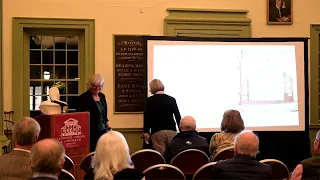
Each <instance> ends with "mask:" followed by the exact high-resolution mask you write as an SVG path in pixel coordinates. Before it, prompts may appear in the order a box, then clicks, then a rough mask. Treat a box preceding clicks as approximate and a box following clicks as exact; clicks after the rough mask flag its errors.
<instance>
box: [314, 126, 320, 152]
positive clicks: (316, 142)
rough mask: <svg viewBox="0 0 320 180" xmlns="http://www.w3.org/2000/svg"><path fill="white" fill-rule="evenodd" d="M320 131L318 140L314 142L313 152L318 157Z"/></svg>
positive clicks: (317, 136)
mask: <svg viewBox="0 0 320 180" xmlns="http://www.w3.org/2000/svg"><path fill="white" fill-rule="evenodd" d="M319 141H320V130H319V131H318V132H317V134H316V138H315V139H314V142H313V151H314V153H315V154H316V155H318V154H320V142H319Z"/></svg>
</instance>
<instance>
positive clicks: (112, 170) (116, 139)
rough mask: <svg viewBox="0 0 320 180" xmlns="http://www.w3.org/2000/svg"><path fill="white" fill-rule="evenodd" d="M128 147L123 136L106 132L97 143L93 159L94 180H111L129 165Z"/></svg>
mask: <svg viewBox="0 0 320 180" xmlns="http://www.w3.org/2000/svg"><path fill="white" fill-rule="evenodd" d="M131 163H132V162H131V157H130V154H129V146H128V144H127V141H126V139H125V138H124V136H123V135H122V134H121V133H120V132H117V131H108V132H107V133H105V134H104V135H102V136H101V137H100V138H99V140H98V143H97V147H96V153H95V155H94V158H93V164H94V172H95V175H94V179H95V180H98V179H99V180H100V179H101V180H102V179H113V175H114V174H116V173H118V172H120V171H122V170H123V169H126V168H133V166H132V165H131Z"/></svg>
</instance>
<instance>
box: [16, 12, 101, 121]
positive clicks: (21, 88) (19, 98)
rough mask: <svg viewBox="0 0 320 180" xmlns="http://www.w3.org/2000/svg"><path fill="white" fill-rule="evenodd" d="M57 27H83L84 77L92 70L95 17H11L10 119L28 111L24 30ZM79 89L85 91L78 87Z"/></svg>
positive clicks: (27, 79)
mask: <svg viewBox="0 0 320 180" xmlns="http://www.w3.org/2000/svg"><path fill="white" fill-rule="evenodd" d="M34 29H37V30H41V29H59V30H82V31H84V33H85V37H84V52H85V54H84V56H83V57H80V59H79V60H80V61H82V63H83V66H84V72H83V73H84V76H82V77H88V76H90V75H91V74H93V73H94V72H95V67H94V66H95V20H94V19H58V18H22V17H14V18H13V32H12V34H13V37H12V39H13V47H12V49H13V50H12V53H13V54H12V57H13V60H12V67H13V68H12V81H13V83H12V108H13V111H14V116H13V120H14V121H16V120H18V119H20V118H22V117H24V116H29V114H30V107H29V106H30V102H29V96H28V94H27V95H26V92H29V87H27V86H26V84H28V82H29V80H30V77H29V74H26V72H24V65H25V63H28V62H25V57H24V56H25V53H24V49H25V48H24V33H25V32H27V31H28V30H34ZM79 90H80V91H83V90H85V86H81V87H80V89H79Z"/></svg>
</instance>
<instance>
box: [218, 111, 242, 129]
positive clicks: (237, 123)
mask: <svg viewBox="0 0 320 180" xmlns="http://www.w3.org/2000/svg"><path fill="white" fill-rule="evenodd" d="M242 130H244V123H243V120H242V117H241V114H240V112H239V111H237V110H233V109H231V110H228V111H226V112H224V114H223V118H222V121H221V131H223V132H227V133H239V132H241V131H242Z"/></svg>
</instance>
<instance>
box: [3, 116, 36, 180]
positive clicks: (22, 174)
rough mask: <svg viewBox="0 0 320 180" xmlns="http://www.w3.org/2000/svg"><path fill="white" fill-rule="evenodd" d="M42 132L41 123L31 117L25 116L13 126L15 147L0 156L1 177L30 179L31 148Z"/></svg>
mask: <svg viewBox="0 0 320 180" xmlns="http://www.w3.org/2000/svg"><path fill="white" fill-rule="evenodd" d="M39 133H40V125H39V123H38V122H37V121H36V120H34V119H33V118H31V117H24V118H22V119H21V120H20V121H18V122H17V123H16V124H14V126H13V128H12V135H13V142H14V144H15V148H14V149H13V151H11V152H10V153H8V154H5V155H2V156H0V179H12V180H19V179H28V178H30V177H31V176H32V171H31V168H30V149H31V148H32V146H33V144H34V143H36V141H37V139H38V137H39Z"/></svg>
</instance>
